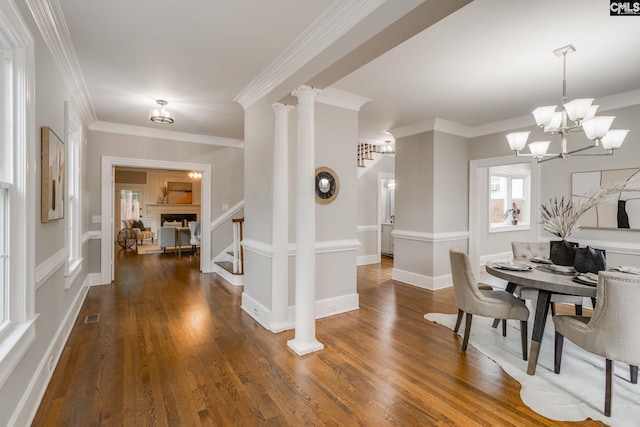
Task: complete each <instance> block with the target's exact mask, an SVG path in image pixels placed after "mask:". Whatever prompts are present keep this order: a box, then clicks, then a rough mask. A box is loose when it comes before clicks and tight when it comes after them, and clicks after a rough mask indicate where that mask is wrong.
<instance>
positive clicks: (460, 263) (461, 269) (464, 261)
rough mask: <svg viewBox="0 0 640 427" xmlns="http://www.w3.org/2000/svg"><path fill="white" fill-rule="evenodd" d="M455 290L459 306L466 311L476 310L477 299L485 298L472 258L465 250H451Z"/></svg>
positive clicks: (450, 256)
mask: <svg viewBox="0 0 640 427" xmlns="http://www.w3.org/2000/svg"><path fill="white" fill-rule="evenodd" d="M449 260H450V262H451V276H452V278H453V291H454V294H455V298H456V304H457V305H458V308H460V309H461V310H462V311H465V312H475V310H474V308H475V307H476V306H477V301H478V300H481V299H483V297H482V295H481V293H480V291H479V289H478V282H477V281H476V278H475V274H474V273H473V269H472V268H471V260H470V259H469V255H467V254H466V253H465V252H462V251H458V250H455V249H450V250H449Z"/></svg>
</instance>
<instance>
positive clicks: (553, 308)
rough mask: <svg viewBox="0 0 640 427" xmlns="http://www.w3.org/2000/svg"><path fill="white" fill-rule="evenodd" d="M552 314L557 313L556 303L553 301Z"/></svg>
mask: <svg viewBox="0 0 640 427" xmlns="http://www.w3.org/2000/svg"><path fill="white" fill-rule="evenodd" d="M551 315H552V316H555V315H556V303H555V302H552V303H551Z"/></svg>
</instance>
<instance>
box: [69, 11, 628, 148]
mask: <svg viewBox="0 0 640 427" xmlns="http://www.w3.org/2000/svg"><path fill="white" fill-rule="evenodd" d="M59 1H60V4H61V6H62V10H63V12H64V16H65V19H66V22H67V25H68V27H69V31H70V34H71V37H72V40H73V44H74V47H75V51H76V54H77V56H78V60H79V63H80V68H81V70H82V74H83V75H84V78H85V81H86V84H87V87H88V90H89V94H90V98H91V102H92V104H93V107H94V110H95V112H96V116H97V118H98V120H99V121H103V122H112V123H121V124H127V125H135V126H144V127H149V128H157V129H168V128H167V126H166V125H157V124H153V123H151V122H150V121H149V119H148V110H149V108H150V107H151V106H152V105H153V103H154V100H155V99H160V98H161V99H166V100H167V101H169V105H168V107H170V108H172V109H173V111H174V112H175V115H176V123H175V124H174V125H171V127H170V130H173V131H179V132H186V133H191V134H196V135H211V136H221V137H228V138H239V139H242V137H243V110H242V107H241V106H240V105H239V104H238V103H236V102H234V98H235V97H236V96H238V94H239V93H241V92H242V90H243V89H245V88H246V87H247V85H249V83H250V82H251V81H252V80H253V79H254V78H255V77H256V76H258V74H259V73H260V72H261V71H263V70H264V69H265V68H267V67H268V66H269V64H271V63H272V61H273V60H274V59H276V58H277V57H278V55H280V54H281V53H282V52H283V51H284V50H285V49H286V48H287V47H289V46H290V45H291V44H292V43H293V42H294V41H296V39H297V38H298V37H299V36H300V34H302V33H303V31H304V30H305V29H307V28H308V27H309V26H311V25H312V24H313V23H314V21H315V20H316V19H317V18H318V17H319V16H321V15H322V13H323V12H324V11H326V10H327V8H329V7H330V6H331V5H332V3H333V1H332V0H268V1H265V0H242V1H233V2H232V1H228V0H189V1H186V2H176V1H169V0H153V1H152V0H136V1H134V2H132V1H129V0H110V1H108V2H93V1H86V0H59ZM338 1H340V0H338ZM389 1H399V0H389ZM402 1H406V0H402ZM440 1H446V0H440ZM570 43H571V44H573V45H575V46H576V48H577V51H576V52H575V53H573V54H571V55H570V56H569V58H568V71H567V80H568V92H569V97H570V98H574V97H595V98H599V97H603V96H608V95H614V94H619V93H623V92H628V91H632V90H636V91H637V90H640V17H610V16H609V10H608V2H605V1H602V0H562V1H558V0H537V1H524V0H519V1H513V0H512V1H505V0H475V1H473V2H471V3H470V4H469V5H467V6H465V7H463V8H462V9H460V10H459V11H457V12H455V13H454V14H452V15H450V16H448V17H447V18H445V19H444V20H442V21H440V22H438V23H436V24H435V25H433V26H431V27H430V28H428V29H427V30H425V31H423V32H422V33H420V34H418V35H417V36H415V37H413V38H411V39H409V40H407V41H406V42H404V43H403V44H401V45H400V46H398V47H396V48H395V49H393V50H391V51H389V52H387V53H386V54H384V55H382V56H380V57H378V58H377V59H375V60H373V61H372V62H370V63H369V64H367V65H365V66H364V67H362V68H360V69H359V70H357V71H355V72H353V73H352V74H350V75H348V76H346V77H345V78H342V79H341V80H339V81H338V82H335V83H334V84H332V85H331V86H332V87H335V88H337V89H341V90H344V91H348V92H352V93H355V94H357V95H361V96H365V97H368V98H371V99H372V101H371V102H369V103H367V104H365V106H364V107H363V108H362V110H361V115H360V137H361V139H376V140H384V139H385V138H387V136H386V135H385V134H384V133H383V132H384V130H385V129H394V128H398V127H402V126H407V125H411V124H415V123H419V122H423V121H426V120H429V119H433V118H435V117H438V118H441V119H445V120H449V121H453V122H456V123H459V124H462V125H465V126H470V127H474V126H481V125H485V124H489V123H493V122H496V121H500V120H504V119H508V118H512V117H518V116H522V115H525V114H528V113H529V112H530V111H531V110H532V109H533V108H535V106H538V105H548V104H554V103H559V102H560V97H561V90H562V86H561V83H562V60H561V59H560V58H558V57H556V56H555V55H554V54H553V50H554V49H556V48H558V47H561V46H564V45H567V44H570Z"/></svg>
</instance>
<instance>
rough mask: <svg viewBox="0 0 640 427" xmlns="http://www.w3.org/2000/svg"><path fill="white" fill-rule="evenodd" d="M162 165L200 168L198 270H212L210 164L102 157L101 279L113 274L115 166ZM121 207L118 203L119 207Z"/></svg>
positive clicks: (181, 168) (185, 169)
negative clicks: (200, 235)
mask: <svg viewBox="0 0 640 427" xmlns="http://www.w3.org/2000/svg"><path fill="white" fill-rule="evenodd" d="M116 167H129V168H143V169H165V170H176V171H192V170H199V171H202V180H201V192H202V194H201V207H200V209H201V211H200V215H201V232H202V237H201V239H202V240H201V247H200V271H202V272H203V273H210V272H212V271H213V269H212V266H213V263H212V262H211V165H210V164H203V163H182V162H170V161H164V160H150V159H132V158H123V157H110V156H103V157H102V169H101V171H102V172H101V210H100V213H101V218H100V220H101V226H100V231H101V236H102V239H101V244H100V254H101V255H100V275H101V276H100V281H101V283H103V284H106V283H111V281H112V280H113V277H114V255H115V250H116V249H115V245H114V244H113V242H114V241H115V231H114V230H115V227H116V224H115V220H116V218H115V217H116V215H115V197H114V194H115V191H116V185H115V168H116ZM119 208H120V207H118V209H119Z"/></svg>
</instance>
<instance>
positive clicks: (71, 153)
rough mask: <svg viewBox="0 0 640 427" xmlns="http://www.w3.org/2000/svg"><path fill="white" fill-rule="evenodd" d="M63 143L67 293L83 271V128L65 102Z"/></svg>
mask: <svg viewBox="0 0 640 427" xmlns="http://www.w3.org/2000/svg"><path fill="white" fill-rule="evenodd" d="M65 123H66V126H65V140H66V144H65V146H66V149H67V153H66V159H67V162H66V163H67V167H66V177H65V180H66V185H67V192H66V200H65V202H66V206H67V208H66V210H67V215H66V217H65V218H66V219H65V222H66V224H65V225H66V239H65V240H66V244H67V249H68V258H67V263H66V272H65V289H69V288H70V287H71V286H72V285H73V283H74V282H75V280H76V278H77V277H78V275H79V274H80V272H81V271H82V261H83V258H82V221H81V208H82V193H81V191H80V178H81V176H82V171H81V164H82V162H81V157H82V140H83V137H84V135H83V128H82V123H81V121H80V119H79V118H78V116H77V115H76V114H75V112H74V111H73V109H71V108H70V107H69V102H65Z"/></svg>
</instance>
